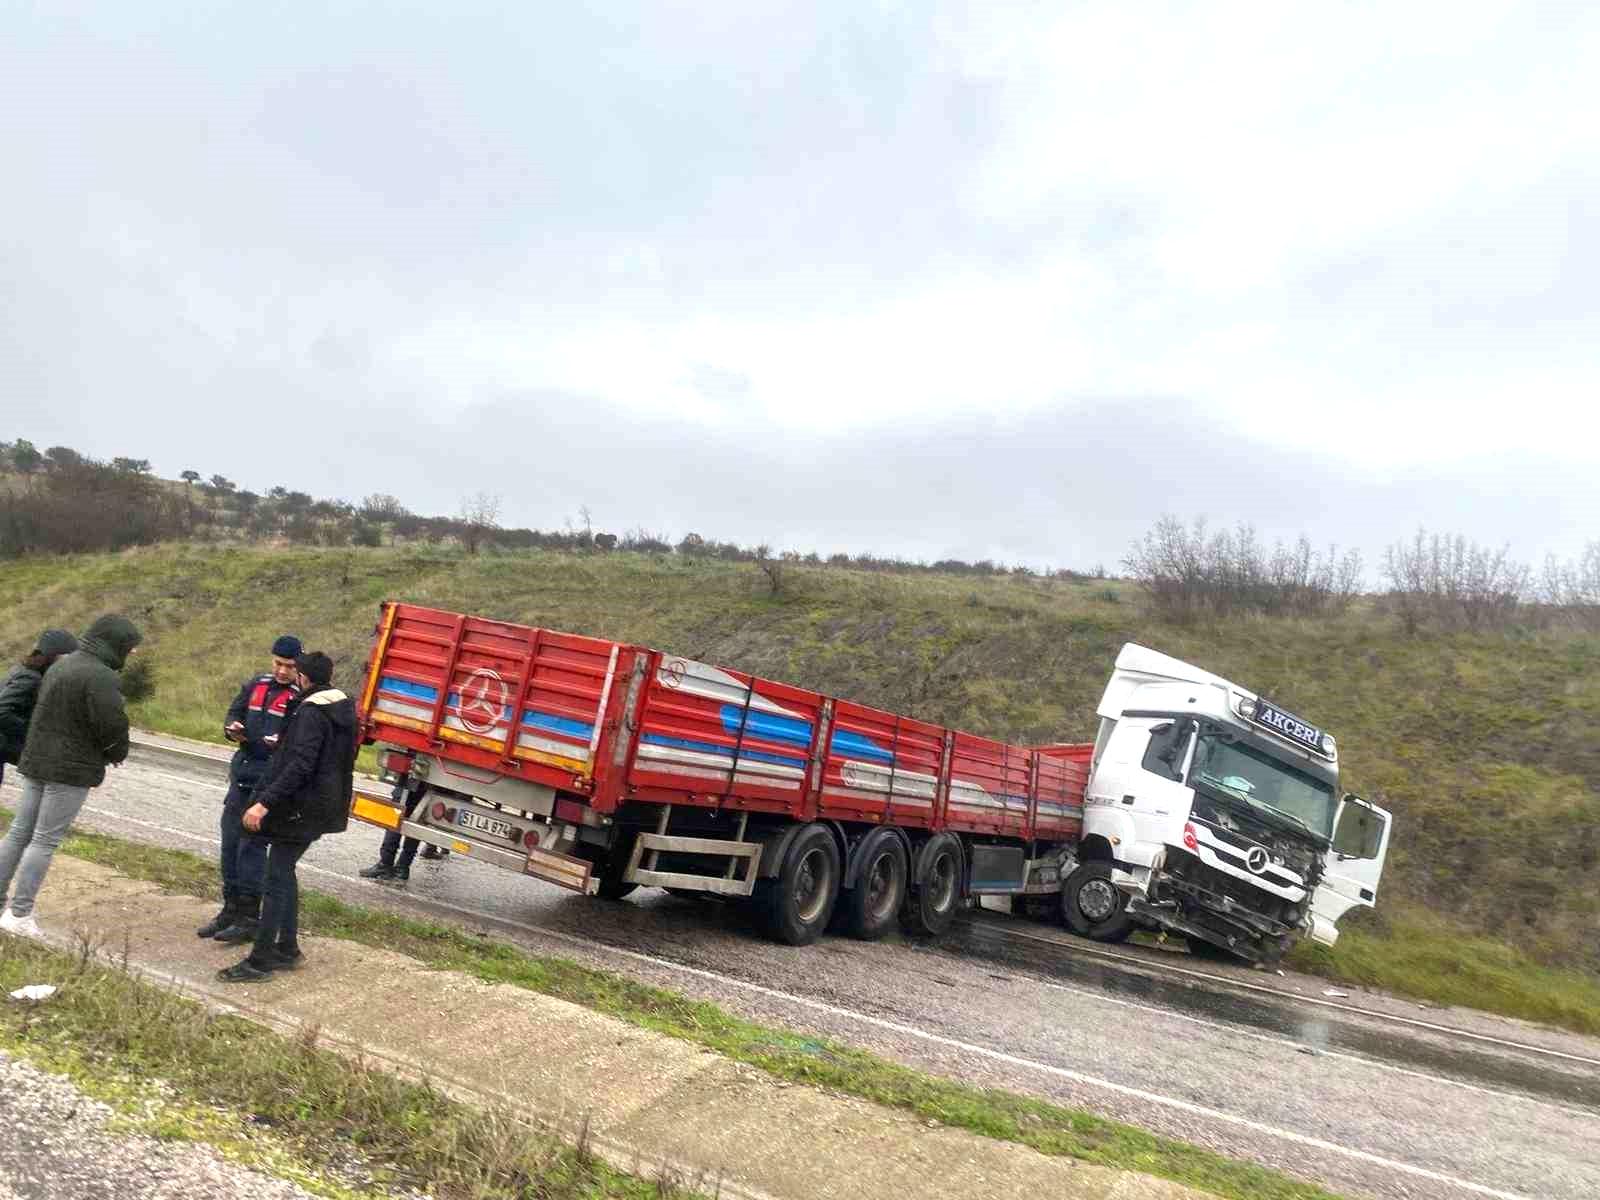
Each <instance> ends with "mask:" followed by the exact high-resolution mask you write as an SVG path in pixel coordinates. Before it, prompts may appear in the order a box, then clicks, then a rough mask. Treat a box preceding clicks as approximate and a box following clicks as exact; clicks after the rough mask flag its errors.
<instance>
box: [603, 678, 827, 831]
mask: <svg viewBox="0 0 1600 1200" xmlns="http://www.w3.org/2000/svg"><path fill="white" fill-rule="evenodd" d="M822 703H823V698H822V697H821V696H820V695H818V694H817V693H816V692H809V691H805V690H804V689H802V688H796V687H791V686H790V685H788V684H783V683H776V682H774V681H772V680H768V679H759V678H756V677H755V676H752V675H746V674H745V673H744V672H742V671H730V670H726V669H724V668H722V667H713V666H710V665H708V664H706V663H702V662H695V661H694V660H693V659H688V658H682V657H679V656H675V655H663V656H662V657H661V660H660V664H659V665H658V666H657V668H656V670H655V671H654V672H653V673H652V675H651V677H650V678H649V679H648V680H647V681H646V684H645V690H644V697H643V703H642V705H641V706H640V708H639V717H638V725H639V741H638V747H637V749H636V750H635V752H634V755H633V762H632V767H631V769H630V770H629V772H628V784H629V786H630V788H631V789H633V791H634V792H635V793H636V794H637V795H638V796H639V797H640V798H657V799H661V800H664V801H667V802H669V803H676V804H683V803H688V804H698V805H719V804H726V805H727V806H729V807H732V808H739V809H746V810H751V811H758V812H775V813H782V814H783V815H785V816H789V817H794V818H797V819H798V818H799V817H800V816H801V809H802V807H803V805H804V801H805V783H806V766H807V764H808V762H809V760H810V755H811V751H812V743H813V741H814V740H815V738H816V730H817V726H818V717H819V714H820V711H821V708H822Z"/></svg>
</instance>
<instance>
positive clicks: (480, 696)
mask: <svg viewBox="0 0 1600 1200" xmlns="http://www.w3.org/2000/svg"><path fill="white" fill-rule="evenodd" d="M506 695H507V689H506V682H505V680H503V679H501V678H500V676H499V675H498V674H497V673H495V672H494V671H491V670H490V669H489V668H488V667H479V668H478V669H477V670H476V671H474V672H473V673H472V674H471V675H470V676H468V678H467V682H466V683H465V684H464V685H463V686H462V688H461V702H460V703H459V704H458V705H457V706H456V715H457V716H459V717H460V718H461V723H462V724H463V725H465V726H466V727H467V728H468V729H469V730H471V731H472V732H473V733H476V734H480V735H481V734H486V733H493V732H494V731H495V727H496V726H497V725H499V724H500V722H501V721H502V720H503V719H504V717H505V711H506Z"/></svg>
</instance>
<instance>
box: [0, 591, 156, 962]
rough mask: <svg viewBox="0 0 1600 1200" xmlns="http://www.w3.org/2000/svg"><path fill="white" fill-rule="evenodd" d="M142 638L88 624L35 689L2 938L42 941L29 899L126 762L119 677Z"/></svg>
mask: <svg viewBox="0 0 1600 1200" xmlns="http://www.w3.org/2000/svg"><path fill="white" fill-rule="evenodd" d="M141 639H142V635H141V634H140V633H139V630H138V628H137V627H135V625H134V624H133V622H132V621H130V620H128V618H126V617H122V616H118V615H116V614H115V613H108V614H107V615H105V616H103V617H101V618H100V619H99V620H97V621H95V623H94V624H93V625H91V626H89V632H88V633H86V634H84V635H83V638H82V640H81V641H80V642H79V645H78V649H77V650H75V651H74V652H73V653H71V654H68V655H66V656H65V657H64V658H62V659H61V660H60V661H58V662H57V663H56V664H55V665H54V666H52V667H51V668H50V670H49V672H48V673H46V675H45V677H44V682H43V683H42V684H40V685H39V700H38V703H37V704H35V705H34V709H33V717H32V719H31V720H30V722H29V723H28V740H27V741H26V742H24V743H23V746H22V757H21V758H20V759H19V760H18V762H17V770H18V772H20V773H21V775H22V776H23V780H22V796H21V797H20V798H19V799H18V801H17V811H16V815H15V816H14V817H13V818H12V820H11V828H10V829H8V830H7V831H6V836H5V839H4V840H3V841H0V902H3V901H4V900H5V896H6V893H7V891H8V890H10V888H11V885H12V884H13V883H15V884H16V890H15V891H14V892H12V893H11V903H10V907H8V908H7V909H6V910H5V911H4V912H0V932H5V933H14V934H20V935H21V936H23V937H42V936H43V934H41V933H40V931H39V926H38V923H37V922H36V921H35V920H34V916H33V901H34V898H35V897H36V896H37V895H38V894H39V887H40V885H41V884H43V883H44V877H45V874H46V872H48V871H49V870H50V863H51V860H52V859H53V858H54V857H55V852H56V847H57V846H59V845H60V844H61V839H62V838H64V837H66V835H67V830H69V829H70V828H72V822H73V821H75V820H76V819H77V816H78V812H79V810H80V809H82V808H83V802H84V801H85V800H86V799H88V796H89V789H90V788H97V787H99V786H100V785H101V784H102V783H104V782H105V778H106V767H107V766H108V765H115V764H117V763H120V762H121V761H122V760H123V759H125V758H127V757H128V712H127V709H126V708H125V707H124V705H123V703H122V680H121V678H120V677H119V672H121V670H122V667H123V664H124V663H126V662H127V661H128V656H129V655H130V654H132V653H133V652H134V649H135V648H136V647H137V646H138V645H139V642H140V640H141Z"/></svg>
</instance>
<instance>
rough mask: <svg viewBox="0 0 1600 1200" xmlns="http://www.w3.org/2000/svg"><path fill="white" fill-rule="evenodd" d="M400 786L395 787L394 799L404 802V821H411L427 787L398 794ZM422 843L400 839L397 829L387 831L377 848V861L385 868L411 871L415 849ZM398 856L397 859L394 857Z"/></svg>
mask: <svg viewBox="0 0 1600 1200" xmlns="http://www.w3.org/2000/svg"><path fill="white" fill-rule="evenodd" d="M400 790H401V785H400V784H396V785H395V793H396V794H395V797H394V798H395V799H396V800H401V799H404V800H405V805H406V816H405V819H406V820H408V821H409V820H410V819H411V814H412V813H414V812H416V811H417V804H418V803H419V802H420V801H421V800H422V797H423V796H424V795H426V794H427V791H428V785H427V784H423V785H422V786H421V787H419V788H417V789H416V790H415V791H412V792H406V793H404V794H403V795H402V794H400ZM421 844H422V843H421V842H419V841H418V840H417V839H416V838H410V837H408V838H402V837H401V836H400V831H399V830H398V829H391V830H388V831H387V832H386V833H385V834H384V835H383V845H381V846H379V847H378V861H379V862H380V863H382V864H383V865H384V866H386V867H404V868H406V869H407V870H408V871H409V870H410V869H411V860H412V859H414V858H416V857H417V847H418V846H420V845H421ZM397 854H398V857H396V855H397Z"/></svg>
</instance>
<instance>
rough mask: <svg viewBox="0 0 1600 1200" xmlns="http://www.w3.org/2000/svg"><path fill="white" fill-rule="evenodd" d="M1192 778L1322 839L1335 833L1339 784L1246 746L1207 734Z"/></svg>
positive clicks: (1198, 748)
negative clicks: (1335, 785)
mask: <svg viewBox="0 0 1600 1200" xmlns="http://www.w3.org/2000/svg"><path fill="white" fill-rule="evenodd" d="M1192 777H1193V778H1195V779H1197V780H1199V781H1200V782H1201V783H1204V784H1205V785H1206V786H1208V787H1210V788H1213V789H1215V790H1216V791H1219V792H1222V793H1224V794H1226V795H1230V796H1236V797H1238V798H1239V799H1242V800H1244V801H1246V802H1247V803H1248V804H1249V805H1250V806H1251V807H1252V808H1255V809H1258V810H1265V811H1267V812H1270V813H1272V814H1273V815H1275V816H1277V817H1279V818H1287V824H1289V825H1299V826H1302V827H1303V828H1305V829H1307V830H1309V831H1310V832H1311V833H1314V834H1316V835H1317V836H1318V837H1320V838H1324V839H1326V838H1328V837H1330V836H1332V833H1333V808H1334V802H1333V785H1332V784H1328V783H1324V782H1323V781H1322V780H1320V779H1317V778H1316V777H1315V776H1312V775H1308V774H1306V773H1305V772H1304V771H1299V770H1296V769H1295V768H1294V767H1292V766H1290V765H1289V764H1288V763H1285V762H1279V761H1278V760H1277V759H1275V758H1273V757H1272V756H1271V755H1269V754H1266V753H1264V752H1262V751H1260V750H1257V749H1256V748H1255V747H1254V746H1248V745H1246V744H1245V743H1243V742H1239V741H1234V740H1232V739H1229V738H1224V737H1220V736H1218V735H1216V734H1202V735H1201V736H1200V744H1199V746H1197V747H1196V748H1195V752H1194V769H1193V772H1192Z"/></svg>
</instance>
